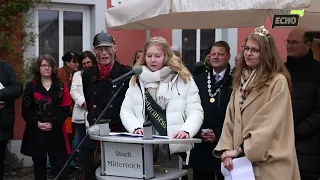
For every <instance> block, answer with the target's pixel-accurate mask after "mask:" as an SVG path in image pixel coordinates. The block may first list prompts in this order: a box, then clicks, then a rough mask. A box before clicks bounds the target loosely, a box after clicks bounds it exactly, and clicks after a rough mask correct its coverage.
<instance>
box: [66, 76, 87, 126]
mask: <svg viewBox="0 0 320 180" xmlns="http://www.w3.org/2000/svg"><path fill="white" fill-rule="evenodd" d="M70 95H71V97H72V99H73V100H74V102H75V104H74V107H73V112H72V122H73V123H85V119H87V118H86V114H87V113H86V109H85V108H83V107H81V106H82V104H83V103H84V102H85V99H84V95H83V86H82V76H81V71H77V72H75V73H74V74H73V77H72V84H71V89H70Z"/></svg>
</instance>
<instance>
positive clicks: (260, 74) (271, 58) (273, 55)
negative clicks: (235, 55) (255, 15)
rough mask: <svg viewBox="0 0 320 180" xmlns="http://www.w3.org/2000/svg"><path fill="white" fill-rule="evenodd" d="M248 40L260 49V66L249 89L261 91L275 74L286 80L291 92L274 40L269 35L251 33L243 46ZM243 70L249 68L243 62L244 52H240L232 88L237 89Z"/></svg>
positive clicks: (285, 69)
mask: <svg viewBox="0 0 320 180" xmlns="http://www.w3.org/2000/svg"><path fill="white" fill-rule="evenodd" d="M248 40H253V41H255V42H257V43H258V44H259V47H260V65H259V67H258V69H257V70H256V71H257V74H256V77H255V80H254V81H253V82H252V86H251V88H253V89H256V90H261V89H262V88H263V86H264V85H265V83H267V82H269V81H270V80H271V79H272V78H273V77H274V76H275V75H276V74H282V75H284V76H285V77H286V78H287V82H288V85H289V89H290V91H291V77H290V74H289V72H288V70H287V68H286V67H285V65H284V62H282V60H281V58H280V55H279V52H278V49H277V47H276V43H275V41H274V38H273V37H272V36H271V35H270V34H265V35H261V34H259V33H252V34H250V35H249V36H248V37H247V38H246V39H245V44H247V42H248ZM245 68H249V66H248V65H247V64H246V62H245V59H244V50H242V52H241V60H240V62H239V67H237V68H236V72H235V77H234V79H233V88H235V89H236V88H239V86H240V83H241V75H242V71H243V70H244V69H245Z"/></svg>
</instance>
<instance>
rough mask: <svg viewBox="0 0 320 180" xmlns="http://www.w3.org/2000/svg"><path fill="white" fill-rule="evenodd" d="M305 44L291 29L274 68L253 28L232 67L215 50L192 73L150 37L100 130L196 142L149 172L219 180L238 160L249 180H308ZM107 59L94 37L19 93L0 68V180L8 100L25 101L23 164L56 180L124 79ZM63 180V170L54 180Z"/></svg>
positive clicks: (107, 38) (309, 95)
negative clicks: (146, 130) (180, 171)
mask: <svg viewBox="0 0 320 180" xmlns="http://www.w3.org/2000/svg"><path fill="white" fill-rule="evenodd" d="M312 42H313V36H312V32H311V31H309V30H307V29H302V28H297V29H294V30H292V31H291V32H290V33H289V36H288V38H287V40H286V42H285V43H286V46H287V54H288V57H287V61H286V62H283V61H282V60H281V58H280V56H279V52H278V49H277V46H276V43H275V40H274V38H273V36H272V35H271V34H270V33H269V32H268V30H267V29H265V28H264V27H263V26H261V27H258V28H256V29H255V30H254V31H253V32H252V33H251V34H249V35H248V36H247V38H246V39H245V40H244V42H243V47H242V49H241V52H239V54H237V55H236V56H235V67H231V65H230V63H229V61H230V58H231V54H230V46H229V44H228V43H227V42H225V41H217V42H213V43H212V44H211V46H210V49H209V52H208V55H207V56H206V59H205V60H204V61H201V62H198V63H196V64H195V65H194V68H193V69H192V70H190V71H189V70H188V69H187V68H186V66H185V65H184V63H183V59H182V55H181V50H180V48H179V47H177V46H170V45H169V43H168V42H167V40H166V39H164V38H162V37H153V38H151V39H150V40H149V41H147V42H146V43H145V44H144V46H143V47H142V48H141V50H140V49H139V50H137V51H136V52H135V54H134V57H133V60H132V65H135V66H141V67H142V70H143V71H142V73H141V74H140V75H137V76H136V75H134V76H133V77H132V78H131V79H128V80H126V81H125V85H124V88H123V89H122V90H121V91H120V92H119V94H118V95H117V97H116V99H115V101H113V103H112V105H110V108H109V109H108V110H107V111H106V113H105V114H104V116H103V117H102V119H104V120H105V119H109V120H111V122H110V125H109V126H110V130H111V131H112V132H130V133H135V134H143V124H144V123H145V122H150V123H151V124H152V133H153V134H155V135H161V136H171V137H173V138H180V139H187V138H200V139H201V140H202V142H201V143H196V144H181V145H177V144H170V145H161V146H158V147H157V148H154V149H157V152H156V154H157V156H156V157H155V158H154V163H155V164H160V165H161V166H163V167H171V168H190V169H192V170H193V179H194V180H206V179H211V180H213V179H215V178H216V179H218V180H223V179H224V176H223V174H222V173H221V166H223V167H224V168H226V169H227V170H229V171H232V169H233V159H235V158H239V157H246V158H247V159H248V160H249V161H250V162H251V163H252V167H253V171H254V175H255V179H257V180H262V179H270V180H271V179H274V180H299V179H302V180H317V179H318V178H319V177H320V171H319V170H318V167H319V164H320V131H319V129H320V74H319V73H316V72H317V71H318V70H319V69H320V62H318V61H316V60H315V59H314V58H313V53H312V50H311V46H312ZM116 52H117V46H116V44H115V41H114V39H113V37H112V36H111V35H110V34H107V33H104V32H101V33H99V34H97V35H96V36H95V37H94V39H93V52H91V51H84V52H82V53H81V54H77V53H76V52H73V51H69V52H66V54H65V55H64V56H63V57H62V60H63V63H64V65H63V67H62V68H58V65H57V63H56V61H55V59H54V58H53V57H52V56H50V55H47V54H46V55H40V56H39V57H38V59H37V62H36V63H35V66H34V69H33V72H34V74H33V75H34V76H33V80H32V81H30V82H28V83H26V85H25V87H24V88H23V87H22V85H21V84H20V83H19V82H18V80H17V78H16V75H15V72H14V70H13V68H12V67H11V66H9V65H8V64H7V63H4V62H0V82H1V84H0V163H1V164H0V180H1V179H3V174H4V163H3V162H4V158H5V153H6V145H7V143H8V141H9V140H10V139H11V138H12V137H13V124H14V115H15V111H14V101H15V100H16V99H17V98H19V97H20V96H21V95H22V117H23V119H24V120H25V122H26V126H25V130H24V135H23V139H22V146H21V153H22V154H24V155H26V156H30V157H32V161H33V167H34V177H35V179H36V180H44V179H46V178H47V176H48V175H47V170H46V168H47V164H48V163H49V164H50V167H51V168H50V170H51V171H50V174H51V175H52V176H53V177H55V176H56V175H57V174H58V172H59V171H60V170H61V169H62V167H63V166H64V164H65V163H66V160H67V159H68V157H69V156H70V154H71V152H72V151H73V150H75V147H76V146H77V145H78V144H77V143H79V142H80V141H81V140H82V139H83V138H84V137H85V135H86V134H87V133H88V129H89V128H90V127H91V126H92V125H93V124H94V122H95V121H96V119H97V118H98V117H99V116H100V114H101V113H102V111H103V110H104V108H105V106H106V105H107V104H108V102H109V101H110V99H111V98H112V96H113V94H114V93H115V92H116V91H117V88H118V87H117V86H113V85H112V84H111V81H112V80H114V79H116V78H118V77H120V76H121V75H123V74H126V73H127V72H129V71H130V70H131V66H127V65H123V64H121V63H120V62H119V60H118V58H117V56H116ZM99 151H100V149H99V143H98V142H97V141H95V140H91V139H90V138H87V139H86V140H85V142H84V144H83V146H82V147H81V148H80V149H79V154H78V156H79V159H80V161H79V163H78V166H80V167H81V169H82V171H83V177H84V179H86V180H94V179H96V176H95V171H96V168H97V167H98V166H99V163H97V162H96V161H95V156H96V155H97V152H99ZM48 157H49V158H48ZM186 164H187V166H186ZM69 178H70V168H66V169H65V170H64V171H63V173H62V174H61V176H60V179H61V180H66V179H69ZM183 178H186V177H183Z"/></svg>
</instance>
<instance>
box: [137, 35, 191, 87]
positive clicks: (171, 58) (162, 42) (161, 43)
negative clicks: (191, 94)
mask: <svg viewBox="0 0 320 180" xmlns="http://www.w3.org/2000/svg"><path fill="white" fill-rule="evenodd" d="M150 46H158V47H160V48H161V49H162V51H163V53H164V66H169V67H170V68H171V69H172V70H173V71H174V72H176V73H178V74H179V76H180V77H181V78H182V79H183V82H184V83H187V82H188V81H189V80H190V77H191V73H190V72H189V70H188V69H187V68H186V67H185V66H184V65H183V62H182V60H181V59H180V58H179V57H178V56H176V55H175V54H174V53H173V51H172V50H171V48H170V46H169V43H168V42H167V40H166V39H164V38H163V37H153V38H151V39H150V40H149V41H148V42H146V43H145V44H144V47H143V52H142V55H141V57H140V58H139V60H138V61H137V62H136V63H135V66H142V65H147V64H146V53H147V50H148V48H149V47H150ZM136 82H137V76H133V77H132V79H131V83H132V85H134V84H135V83H136Z"/></svg>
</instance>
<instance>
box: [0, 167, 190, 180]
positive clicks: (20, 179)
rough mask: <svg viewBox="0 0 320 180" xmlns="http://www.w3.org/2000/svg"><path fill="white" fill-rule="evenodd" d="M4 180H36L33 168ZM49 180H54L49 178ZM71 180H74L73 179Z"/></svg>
mask: <svg viewBox="0 0 320 180" xmlns="http://www.w3.org/2000/svg"><path fill="white" fill-rule="evenodd" d="M188 178H189V180H192V170H190V171H189V177H188ZM4 180H34V177H33V169H32V168H23V170H22V171H21V172H19V173H14V174H6V175H5V177H4ZM48 180H52V179H51V178H48ZM70 180H74V178H71V179H70Z"/></svg>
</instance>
